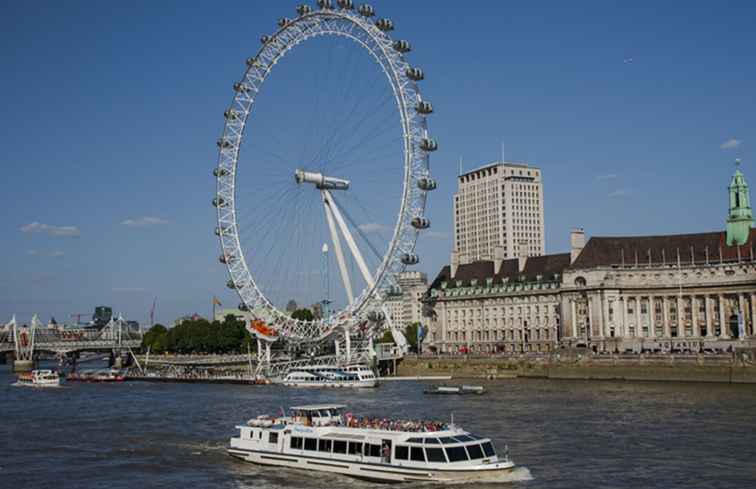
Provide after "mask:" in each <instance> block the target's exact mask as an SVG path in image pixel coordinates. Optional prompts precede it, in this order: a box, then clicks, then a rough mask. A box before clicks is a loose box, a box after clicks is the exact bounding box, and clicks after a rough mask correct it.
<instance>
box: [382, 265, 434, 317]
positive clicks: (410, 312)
mask: <svg viewBox="0 0 756 489" xmlns="http://www.w3.org/2000/svg"><path fill="white" fill-rule="evenodd" d="M398 283H399V290H397V291H395V293H393V294H391V295H389V297H388V298H387V300H386V301H385V302H384V306H385V307H386V311H387V313H388V315H389V318H390V319H391V323H392V324H393V325H394V327H396V328H398V329H400V330H402V331H403V330H404V329H405V328H406V327H407V326H409V325H410V324H412V323H416V322H421V321H423V315H422V311H423V302H422V299H423V297H424V296H425V293H426V291H427V290H428V277H427V276H426V275H425V274H424V273H422V272H402V273H401V274H399V280H398Z"/></svg>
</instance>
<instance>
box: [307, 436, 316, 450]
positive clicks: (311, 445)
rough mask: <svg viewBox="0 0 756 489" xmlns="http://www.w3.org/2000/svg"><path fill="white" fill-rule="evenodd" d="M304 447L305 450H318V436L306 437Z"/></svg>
mask: <svg viewBox="0 0 756 489" xmlns="http://www.w3.org/2000/svg"><path fill="white" fill-rule="evenodd" d="M304 449H305V450H317V449H318V440H317V439H316V438H305V441H304Z"/></svg>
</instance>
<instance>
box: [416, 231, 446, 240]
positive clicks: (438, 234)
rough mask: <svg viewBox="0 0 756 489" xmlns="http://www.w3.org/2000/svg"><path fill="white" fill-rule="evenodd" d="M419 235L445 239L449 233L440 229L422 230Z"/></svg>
mask: <svg viewBox="0 0 756 489" xmlns="http://www.w3.org/2000/svg"><path fill="white" fill-rule="evenodd" d="M420 237H421V238H428V239H446V238H448V237H449V235H447V234H446V233H442V232H441V231H422V232H421V233H420Z"/></svg>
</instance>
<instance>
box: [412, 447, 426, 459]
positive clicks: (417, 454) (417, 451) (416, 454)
mask: <svg viewBox="0 0 756 489" xmlns="http://www.w3.org/2000/svg"><path fill="white" fill-rule="evenodd" d="M410 460H412V461H413V462H425V452H423V447H410Z"/></svg>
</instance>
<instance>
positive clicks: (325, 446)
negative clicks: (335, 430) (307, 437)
mask: <svg viewBox="0 0 756 489" xmlns="http://www.w3.org/2000/svg"><path fill="white" fill-rule="evenodd" d="M318 451H320V452H330V451H331V440H319V441H318Z"/></svg>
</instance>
